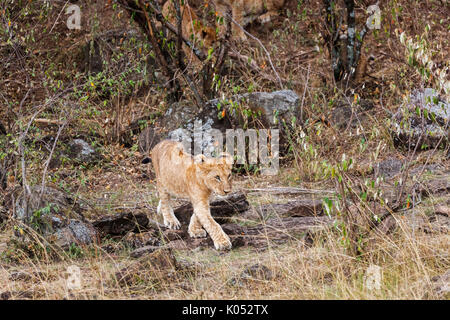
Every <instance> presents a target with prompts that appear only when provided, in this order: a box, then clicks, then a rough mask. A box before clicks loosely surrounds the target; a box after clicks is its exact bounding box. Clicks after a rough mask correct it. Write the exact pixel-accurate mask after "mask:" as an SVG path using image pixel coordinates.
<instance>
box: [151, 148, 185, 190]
mask: <svg viewBox="0 0 450 320" xmlns="http://www.w3.org/2000/svg"><path fill="white" fill-rule="evenodd" d="M151 158H152V163H153V167H154V168H155V174H156V178H157V179H159V180H161V182H164V181H169V182H170V181H171V180H172V179H174V178H178V179H180V178H182V177H181V176H182V175H183V172H184V171H185V170H186V169H187V167H188V166H189V164H190V162H191V157H190V155H188V154H186V153H185V152H184V148H183V145H182V144H181V143H180V142H177V141H172V140H163V141H161V142H160V143H158V144H157V145H156V146H155V147H154V148H153V149H152V151H151Z"/></svg>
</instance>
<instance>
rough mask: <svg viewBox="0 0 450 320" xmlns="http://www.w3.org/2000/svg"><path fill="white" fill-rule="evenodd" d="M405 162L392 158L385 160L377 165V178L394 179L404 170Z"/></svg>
mask: <svg viewBox="0 0 450 320" xmlns="http://www.w3.org/2000/svg"><path fill="white" fill-rule="evenodd" d="M402 167H403V162H402V161H401V160H398V159H395V158H390V159H386V160H383V161H381V162H379V163H377V164H376V165H375V176H381V177H384V178H392V177H394V176H395V175H397V174H399V173H400V171H401V170H402Z"/></svg>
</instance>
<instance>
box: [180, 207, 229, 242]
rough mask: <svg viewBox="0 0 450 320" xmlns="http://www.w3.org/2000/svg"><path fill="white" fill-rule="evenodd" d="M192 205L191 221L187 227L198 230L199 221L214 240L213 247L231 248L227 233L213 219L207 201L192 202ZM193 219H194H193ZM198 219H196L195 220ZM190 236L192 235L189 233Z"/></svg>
mask: <svg viewBox="0 0 450 320" xmlns="http://www.w3.org/2000/svg"><path fill="white" fill-rule="evenodd" d="M192 206H193V207H194V214H193V216H192V218H191V223H190V224H189V229H191V225H192V228H193V229H192V230H196V231H198V229H197V227H198V224H197V222H199V223H200V224H201V226H203V228H205V230H206V232H208V234H209V235H210V236H211V239H212V240H213V242H214V247H215V248H216V249H217V250H226V249H231V241H230V238H229V237H228V235H227V234H226V233H225V232H224V231H223V230H222V227H221V226H220V225H219V224H218V223H217V222H216V221H214V219H213V217H212V216H211V212H210V209H209V204H208V203H203V202H199V203H192ZM193 219H194V220H193ZM196 219H198V221H196ZM189 234H191V230H189ZM191 236H192V235H191Z"/></svg>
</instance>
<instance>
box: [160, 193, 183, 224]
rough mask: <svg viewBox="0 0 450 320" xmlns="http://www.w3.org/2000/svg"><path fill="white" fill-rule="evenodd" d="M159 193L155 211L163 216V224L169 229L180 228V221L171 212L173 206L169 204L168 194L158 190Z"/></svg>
mask: <svg viewBox="0 0 450 320" xmlns="http://www.w3.org/2000/svg"><path fill="white" fill-rule="evenodd" d="M158 193H159V197H160V200H159V204H158V208H157V209H156V212H157V213H158V214H162V216H163V218H164V225H165V226H166V227H168V228H170V229H180V228H181V224H180V221H178V219H177V217H175V214H174V213H173V208H172V206H171V205H170V195H169V194H168V193H167V192H164V191H161V190H159V191H158Z"/></svg>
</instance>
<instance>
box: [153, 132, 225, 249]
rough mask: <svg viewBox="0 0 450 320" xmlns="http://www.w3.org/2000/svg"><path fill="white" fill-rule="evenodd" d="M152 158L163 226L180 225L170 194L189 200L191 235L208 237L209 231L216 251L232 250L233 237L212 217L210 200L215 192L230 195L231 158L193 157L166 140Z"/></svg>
mask: <svg viewBox="0 0 450 320" xmlns="http://www.w3.org/2000/svg"><path fill="white" fill-rule="evenodd" d="M151 159H152V163H153V167H154V169H155V173H156V186H157V189H158V193H159V197H160V200H159V204H158V209H157V212H158V214H159V213H161V214H162V215H163V217H164V225H165V226H166V227H169V228H171V229H179V228H180V226H181V225H180V222H179V221H178V219H177V218H176V217H175V214H174V213H173V209H172V207H171V205H170V195H173V196H177V197H183V198H189V199H190V201H191V203H192V207H193V208H194V213H193V214H192V217H191V221H190V223H189V228H188V231H189V235H190V236H191V237H193V238H196V237H206V232H208V234H209V235H210V236H211V238H212V240H213V241H214V247H215V248H216V249H217V250H224V249H230V248H231V241H230V238H229V237H228V236H227V234H226V233H225V232H224V231H223V230H222V228H221V227H220V225H219V224H218V223H217V222H216V221H214V219H213V218H212V216H211V212H210V209H209V198H210V196H211V194H212V193H213V192H215V193H217V194H219V195H225V194H227V193H229V192H231V168H232V165H233V159H232V157H231V156H230V155H228V154H223V155H222V156H221V157H218V158H207V157H205V156H204V155H197V156H195V157H192V156H191V155H190V154H188V153H186V152H185V151H184V148H183V145H182V144H181V143H180V142H176V141H171V140H163V141H161V142H160V143H158V144H157V145H156V146H155V147H154V148H153V149H152V151H151ZM203 228H204V229H203ZM205 230H206V232H205Z"/></svg>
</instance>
